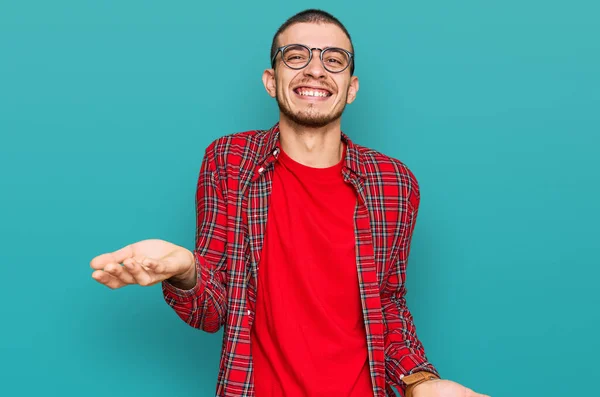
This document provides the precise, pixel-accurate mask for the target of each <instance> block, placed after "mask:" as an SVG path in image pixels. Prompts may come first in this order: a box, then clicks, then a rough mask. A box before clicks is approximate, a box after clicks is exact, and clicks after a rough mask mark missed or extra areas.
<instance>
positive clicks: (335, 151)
mask: <svg viewBox="0 0 600 397" xmlns="http://www.w3.org/2000/svg"><path fill="white" fill-rule="evenodd" d="M282 116H283V115H282ZM279 137H280V143H281V148H282V150H283V151H284V152H285V153H286V154H287V155H288V156H290V157H291V158H292V159H293V160H295V161H297V162H298V163H300V164H304V165H306V166H308V167H315V168H327V167H331V166H334V165H336V164H337V163H339V162H340V161H341V159H342V153H343V146H342V131H341V124H340V119H339V118H338V119H337V120H335V121H334V122H332V123H330V124H327V125H326V126H323V127H318V128H311V127H306V126H302V125H299V124H296V123H295V122H293V121H291V120H289V119H287V118H286V117H280V120H279Z"/></svg>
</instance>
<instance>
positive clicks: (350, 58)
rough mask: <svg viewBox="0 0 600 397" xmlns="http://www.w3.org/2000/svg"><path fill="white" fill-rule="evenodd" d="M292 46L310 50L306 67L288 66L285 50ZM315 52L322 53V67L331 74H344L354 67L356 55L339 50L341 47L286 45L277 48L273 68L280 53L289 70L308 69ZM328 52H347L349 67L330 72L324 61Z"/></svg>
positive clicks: (320, 56) (272, 62)
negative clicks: (350, 67) (351, 66)
mask: <svg viewBox="0 0 600 397" xmlns="http://www.w3.org/2000/svg"><path fill="white" fill-rule="evenodd" d="M292 46H294V47H296V46H299V47H304V48H306V49H307V50H308V53H309V54H310V55H309V56H308V61H307V62H306V65H304V66H302V67H292V66H290V65H288V63H287V62H286V61H285V58H284V57H283V54H284V52H285V50H286V49H287V48H288V47H292ZM314 50H319V51H321V53H320V55H319V59H321V65H323V67H324V68H325V70H327V71H328V72H330V73H341V72H343V71H344V70H346V69H348V66H350V65H351V64H352V65H354V54H353V53H351V52H350V51H348V50H345V49H343V48H339V47H325V48H317V47H314V48H310V47H309V46H306V45H304V44H288V45H284V46H282V47H279V48H277V51H275V55H273V58H271V67H272V68H275V58H277V54H279V53H280V52H281V60H282V61H283V63H284V64H285V66H287V67H288V68H290V69H294V70H300V69H304V68H305V67H307V66H308V65H309V64H310V62H311V61H312V58H313V51H314ZM327 50H339V51H343V52H345V53H346V54H348V65H346V67H345V68H344V69H342V70H336V71H333V70H329V69H328V68H327V66H325V62H324V61H323V53H324V52H325V51H327ZM350 70H352V69H350Z"/></svg>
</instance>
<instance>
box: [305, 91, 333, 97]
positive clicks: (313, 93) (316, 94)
mask: <svg viewBox="0 0 600 397" xmlns="http://www.w3.org/2000/svg"><path fill="white" fill-rule="evenodd" d="M300 95H305V96H320V97H325V96H328V95H327V94H326V93H324V92H321V91H300Z"/></svg>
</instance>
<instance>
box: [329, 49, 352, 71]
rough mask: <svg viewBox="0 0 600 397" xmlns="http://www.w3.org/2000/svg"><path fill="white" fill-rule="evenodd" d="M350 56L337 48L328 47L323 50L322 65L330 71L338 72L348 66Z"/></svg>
mask: <svg viewBox="0 0 600 397" xmlns="http://www.w3.org/2000/svg"><path fill="white" fill-rule="evenodd" d="M349 63H350V57H349V56H348V54H347V53H346V52H345V51H342V50H341V49H339V48H329V49H327V50H325V51H323V65H324V66H325V69H327V70H329V71H330V72H340V71H342V70H344V69H346V68H347V67H348V64H349Z"/></svg>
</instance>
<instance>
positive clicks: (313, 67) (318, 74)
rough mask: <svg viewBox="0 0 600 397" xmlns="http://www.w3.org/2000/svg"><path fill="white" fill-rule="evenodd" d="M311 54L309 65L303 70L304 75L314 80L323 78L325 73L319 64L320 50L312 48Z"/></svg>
mask: <svg viewBox="0 0 600 397" xmlns="http://www.w3.org/2000/svg"><path fill="white" fill-rule="evenodd" d="M312 52H313V56H312V59H311V60H310V63H309V64H308V65H306V67H305V68H304V74H305V75H306V76H310V77H312V78H315V79H318V78H323V77H325V76H326V75H327V74H326V73H327V71H326V70H325V68H324V67H323V64H322V63H321V50H320V49H318V48H313V49H312Z"/></svg>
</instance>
